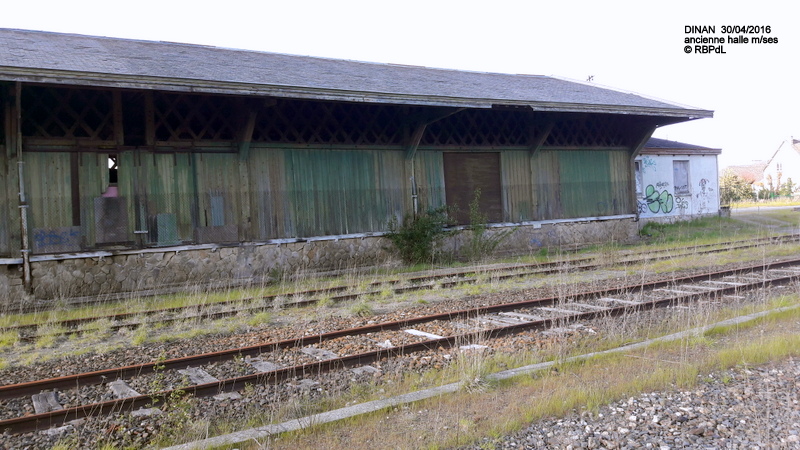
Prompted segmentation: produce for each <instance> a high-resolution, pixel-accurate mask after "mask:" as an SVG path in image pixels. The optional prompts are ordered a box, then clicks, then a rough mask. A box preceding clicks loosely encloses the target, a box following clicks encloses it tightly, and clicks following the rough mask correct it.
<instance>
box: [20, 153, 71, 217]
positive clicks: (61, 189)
mask: <svg viewBox="0 0 800 450" xmlns="http://www.w3.org/2000/svg"><path fill="white" fill-rule="evenodd" d="M24 170H25V190H26V197H27V200H28V204H29V205H30V206H29V208H28V213H29V216H28V225H29V228H30V229H31V230H33V229H34V228H57V227H69V226H72V177H71V176H70V154H69V153H67V152H48V153H37V152H29V153H25V166H24Z"/></svg>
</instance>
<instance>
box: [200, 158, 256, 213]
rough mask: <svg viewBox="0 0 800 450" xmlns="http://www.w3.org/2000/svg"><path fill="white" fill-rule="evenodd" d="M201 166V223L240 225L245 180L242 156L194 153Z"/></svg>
mask: <svg viewBox="0 0 800 450" xmlns="http://www.w3.org/2000/svg"><path fill="white" fill-rule="evenodd" d="M194 158H195V164H196V167H197V193H198V198H197V202H198V210H199V226H204V227H205V226H222V225H231V224H238V223H241V221H242V220H243V219H244V218H242V217H240V213H239V211H240V210H241V208H240V193H241V192H242V190H243V189H242V185H241V183H242V179H241V177H240V176H239V156H238V155H237V154H234V153H227V154H226V153H200V154H196V155H194Z"/></svg>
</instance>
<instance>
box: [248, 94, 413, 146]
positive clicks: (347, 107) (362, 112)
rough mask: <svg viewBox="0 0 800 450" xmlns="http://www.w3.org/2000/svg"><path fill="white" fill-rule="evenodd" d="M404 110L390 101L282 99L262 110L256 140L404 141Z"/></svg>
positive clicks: (393, 143) (399, 142) (345, 142)
mask: <svg viewBox="0 0 800 450" xmlns="http://www.w3.org/2000/svg"><path fill="white" fill-rule="evenodd" d="M402 112H403V111H402V110H401V108H400V107H397V106H389V105H365V104H358V103H332V102H310V101H298V100H278V101H277V102H276V103H275V105H274V106H272V107H270V108H268V109H266V110H264V111H263V112H261V113H260V114H259V118H258V123H257V125H256V128H255V131H254V133H253V141H257V142H258V141H261V142H276V143H302V144H342V145H401V144H402V143H403V124H404V116H403V114H402Z"/></svg>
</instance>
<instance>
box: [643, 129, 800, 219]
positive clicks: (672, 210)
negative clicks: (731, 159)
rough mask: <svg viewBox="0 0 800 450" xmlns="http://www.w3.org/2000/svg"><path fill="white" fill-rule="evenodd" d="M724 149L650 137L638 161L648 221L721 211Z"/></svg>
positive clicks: (645, 215)
mask: <svg viewBox="0 0 800 450" xmlns="http://www.w3.org/2000/svg"><path fill="white" fill-rule="evenodd" d="M720 153H722V150H720V149H715V148H707V147H700V146H697V145H690V144H684V143H682V142H675V141H667V140H664V139H656V138H651V139H650V140H648V141H647V144H646V145H645V147H644V148H643V149H642V151H641V152H640V153H639V156H637V157H636V159H635V161H634V170H635V179H636V198H637V202H638V204H639V217H640V218H641V219H643V221H644V222H647V221H651V220H657V221H666V222H672V221H676V220H687V219H693V218H697V217H701V216H710V215H717V214H719V173H718V168H717V156H718V155H719V154H720ZM798 180H800V178H798Z"/></svg>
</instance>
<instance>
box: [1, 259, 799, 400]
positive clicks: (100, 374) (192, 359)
mask: <svg viewBox="0 0 800 450" xmlns="http://www.w3.org/2000/svg"><path fill="white" fill-rule="evenodd" d="M798 264H800V259H797V260H788V261H781V262H776V263H772V264H766V265H758V266H751V267H745V268H739V269H730V270H725V271H721V272H707V273H702V274H695V275H689V276H685V277H681V278H675V279H670V280H661V281H656V282H651V283H643V284H636V285H627V286H622V287H613V288H608V289H603V290H599V291H587V292H582V293H577V294H573V295H569V296H566V297H546V298H537V299H531V300H523V301H519V302H513V303H504V304H499V305H487V306H480V307H477V308H469V309H464V310H457V311H451V312H446V313H439V314H433V315H427V316H419V317H414V318H407V319H402V320H398V321H391V322H384V323H379V324H372V325H366V326H363V327H357V328H351V329H344V330H337V331H331V332H327V333H320V334H315V335H307V336H301V337H297V338H292V339H284V340H280V341H274V342H268V343H263V344H257V345H253V346H247V347H241V348H235V349H228V350H221V351H218V352H210V353H203V354H198V355H190V356H185V357H180V358H173V359H168V360H164V361H154V362H149V363H144V364H135V365H130V366H124V367H117V368H112V369H104V370H98V371H94V372H87V373H81V374H74V375H65V376H61V377H56V378H49V379H43V380H37V381H31V382H25V383H18V384H10V385H4V386H0V399H8V398H16V397H21V396H25V395H32V394H37V393H39V392H40V391H42V390H48V389H58V388H64V389H73V388H78V387H80V386H85V385H92V384H100V383H104V382H106V381H109V380H114V379H118V378H127V377H131V376H139V375H143V374H148V373H152V372H154V371H155V370H177V369H183V368H186V367H188V366H190V365H202V364H209V363H213V362H223V361H227V360H230V359H233V358H235V357H244V356H256V355H258V354H260V353H264V352H270V351H275V350H279V349H285V348H293V347H302V346H306V345H310V344H316V343H321V342H325V341H328V340H332V339H336V338H340V337H343V336H356V335H361V334H366V333H374V332H380V331H391V330H397V329H400V328H404V327H408V326H412V325H416V324H419V323H425V322H432V321H435V320H453V319H458V318H465V317H474V316H477V315H480V314H486V313H492V312H503V311H509V310H514V309H519V308H524V307H535V306H544V305H552V304H555V303H557V302H559V301H563V300H564V299H565V298H569V299H571V300H572V301H579V300H581V299H584V298H587V297H594V296H598V295H600V296H607V295H615V294H619V293H621V292H639V291H643V290H647V289H658V288H661V287H665V286H670V285H673V284H678V283H687V282H697V281H698V280H704V279H710V278H714V277H723V276H729V275H738V274H741V273H743V272H747V271H752V270H759V269H761V270H770V269H775V268H780V267H787V266H792V265H798Z"/></svg>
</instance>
